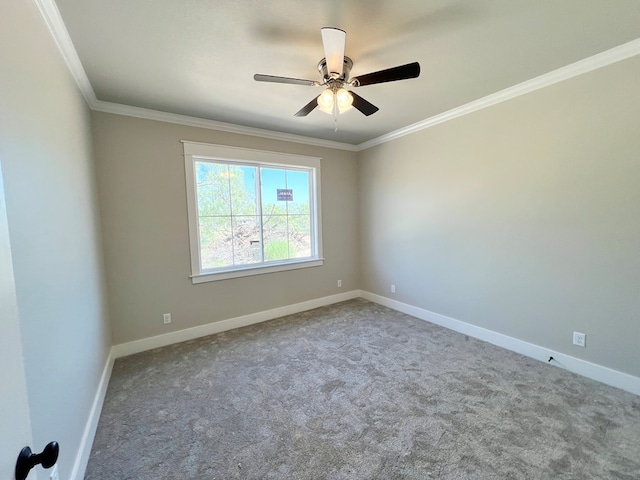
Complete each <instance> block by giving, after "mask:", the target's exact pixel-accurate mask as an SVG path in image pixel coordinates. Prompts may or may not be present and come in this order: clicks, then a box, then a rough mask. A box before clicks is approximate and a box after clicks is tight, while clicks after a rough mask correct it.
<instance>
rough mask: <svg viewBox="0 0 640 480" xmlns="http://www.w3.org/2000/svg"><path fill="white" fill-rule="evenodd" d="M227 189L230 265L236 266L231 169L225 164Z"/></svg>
mask: <svg viewBox="0 0 640 480" xmlns="http://www.w3.org/2000/svg"><path fill="white" fill-rule="evenodd" d="M227 187H228V189H229V215H230V219H231V265H235V264H236V245H235V242H234V241H233V239H234V227H235V221H234V218H233V199H232V198H231V169H230V166H229V165H228V164H227Z"/></svg>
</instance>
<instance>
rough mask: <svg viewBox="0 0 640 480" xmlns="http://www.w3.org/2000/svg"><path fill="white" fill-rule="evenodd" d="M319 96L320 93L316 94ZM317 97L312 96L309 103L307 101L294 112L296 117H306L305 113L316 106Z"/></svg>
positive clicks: (308, 112) (307, 113)
mask: <svg viewBox="0 0 640 480" xmlns="http://www.w3.org/2000/svg"><path fill="white" fill-rule="evenodd" d="M319 96H320V95H318V97H319ZM318 97H316V98H314V99H313V100H311V101H310V102H309V103H307V104H306V105H305V106H304V107H302V108H301V109H300V110H298V111H297V112H296V114H295V116H296V117H306V116H307V115H309V114H310V113H311V112H312V111H313V109H314V108H316V107H317V106H318Z"/></svg>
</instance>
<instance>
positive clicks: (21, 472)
mask: <svg viewBox="0 0 640 480" xmlns="http://www.w3.org/2000/svg"><path fill="white" fill-rule="evenodd" d="M59 451H60V447H59V446H58V442H51V443H48V444H47V446H46V447H44V450H42V452H40V453H33V452H32V451H31V449H30V448H29V447H24V448H23V449H22V450H21V451H20V455H18V461H17V462H16V480H25V479H26V478H27V475H29V470H31V469H32V468H33V467H35V466H36V465H38V464H39V463H40V464H42V466H43V467H44V468H51V467H53V466H54V465H55V463H56V461H58V452H59Z"/></svg>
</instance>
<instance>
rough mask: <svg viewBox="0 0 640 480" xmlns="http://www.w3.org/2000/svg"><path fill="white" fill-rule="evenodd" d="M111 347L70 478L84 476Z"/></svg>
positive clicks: (108, 374)
mask: <svg viewBox="0 0 640 480" xmlns="http://www.w3.org/2000/svg"><path fill="white" fill-rule="evenodd" d="M114 359H115V358H114V356H113V348H112V349H111V350H110V351H109V356H108V357H107V362H106V364H105V366H104V369H103V370H102V376H101V377H100V383H99V384H98V389H97V391H96V395H95V397H94V399H93V405H91V411H90V412H89V418H88V419H87V423H86V425H85V427H84V432H83V433H82V440H81V441H80V448H78V453H77V454H76V461H75V462H74V464H73V470H72V471H71V476H70V477H69V478H70V479H71V480H82V479H83V478H84V472H85V470H86V469H87V464H88V463H89V455H90V454H91V447H92V446H93V439H94V438H95V436H96V430H97V429H98V420H100V413H101V412H102V404H103V403H104V397H105V395H106V393H107V386H108V385H109V379H110V378H111V370H112V369H113V362H114Z"/></svg>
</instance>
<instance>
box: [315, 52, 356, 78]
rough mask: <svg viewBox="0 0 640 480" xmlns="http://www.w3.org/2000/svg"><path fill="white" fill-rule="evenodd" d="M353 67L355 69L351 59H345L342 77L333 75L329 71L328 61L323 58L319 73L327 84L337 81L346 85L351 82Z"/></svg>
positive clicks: (319, 65)
mask: <svg viewBox="0 0 640 480" xmlns="http://www.w3.org/2000/svg"><path fill="white" fill-rule="evenodd" d="M351 67H353V60H351V59H350V58H349V57H347V56H345V57H344V63H343V64H342V75H340V76H337V73H335V72H334V73H331V72H329V70H327V59H326V58H323V59H322V60H320V62H319V63H318V71H319V72H320V75H322V79H323V80H324V82H325V83H329V81H330V80H335V81H338V82H340V83H345V82H347V81H348V80H349V73H351Z"/></svg>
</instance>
